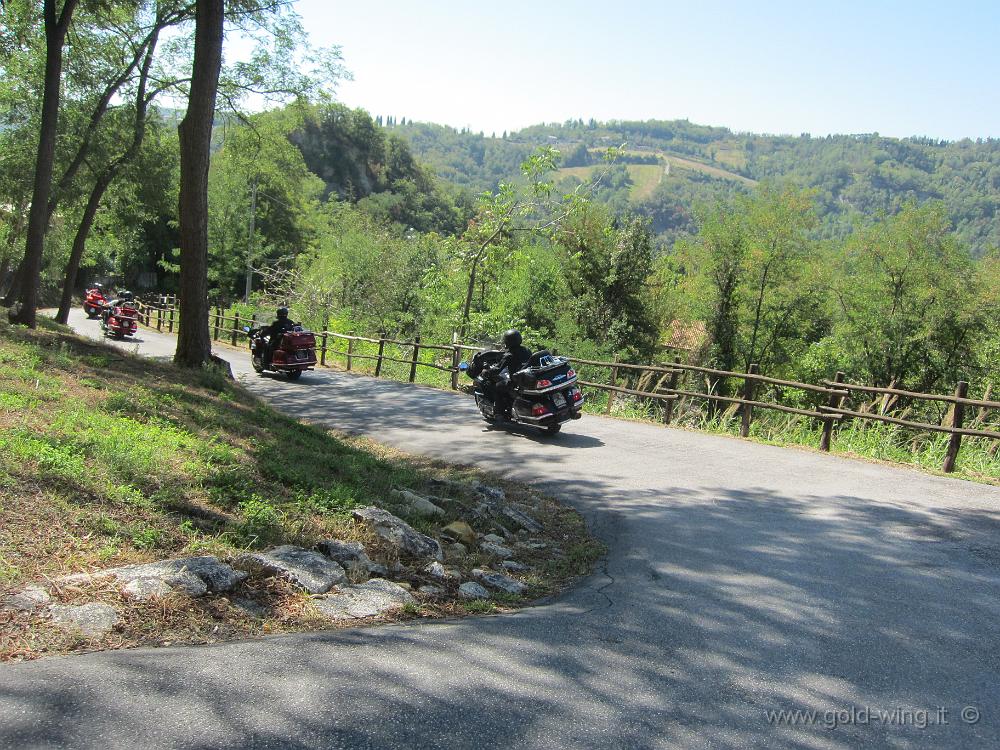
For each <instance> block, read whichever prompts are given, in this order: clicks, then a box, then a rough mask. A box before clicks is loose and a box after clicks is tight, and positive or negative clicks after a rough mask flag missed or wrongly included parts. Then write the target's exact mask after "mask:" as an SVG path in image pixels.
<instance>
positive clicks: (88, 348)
mask: <svg viewBox="0 0 1000 750" xmlns="http://www.w3.org/2000/svg"><path fill="white" fill-rule="evenodd" d="M433 355H434V353H433V352H428V356H433ZM408 372H409V368H408V366H405V374H408ZM432 372H436V371H432ZM386 374H387V375H388V374H398V373H396V371H387V373H386ZM405 374H404V376H405ZM444 375H445V376H446V380H445V383H442V382H441V381H440V380H438V381H437V382H436V383H435V384H437V385H443V384H446V383H447V377H448V376H447V373H444ZM441 479H444V480H449V481H452V482H455V483H457V485H458V486H467V483H468V482H469V481H471V480H478V481H488V482H490V483H491V484H497V485H499V486H501V487H503V488H504V489H505V491H506V492H507V495H508V497H509V498H512V499H514V500H517V499H519V498H523V499H524V501H525V502H529V503H530V504H531V505H532V507H536V508H538V517H539V518H540V519H541V520H543V522H544V523H545V524H546V526H547V530H548V531H547V533H548V534H551V535H552V539H558V540H563V539H567V540H569V542H568V543H572V544H577V543H579V544H584V543H590V542H589V540H590V537H589V535H588V534H587V531H586V527H585V525H584V523H583V520H582V519H581V518H580V517H579V515H578V514H576V513H575V512H573V511H569V510H567V509H566V508H564V507H563V506H560V505H558V504H557V503H555V502H554V501H553V500H552V499H551V498H544V497H543V496H540V495H538V493H535V492H534V491H533V490H531V488H529V487H526V486H523V485H517V484H515V483H511V482H507V481H505V480H502V479H499V478H496V477H490V476H488V475H484V474H482V473H481V472H477V471H474V470H471V469H468V468H462V467H451V466H448V465H445V464H443V463H440V462H435V461H431V460H429V459H421V458H415V457H408V456H404V455H401V454H399V453H397V452H395V451H393V450H391V449H389V448H386V447H384V446H380V445H378V444H375V443H372V442H370V441H367V440H363V439H354V438H347V437H343V436H339V435H337V434H334V433H332V432H328V431H326V430H324V429H322V428H319V427H316V426H311V425H306V424H302V423H299V422H297V421H295V420H293V419H290V418H288V417H286V416H283V415H282V414H280V413H279V412H277V411H275V410H273V409H271V408H270V407H269V406H267V405H266V404H264V403H263V402H261V401H259V400H257V399H256V398H255V397H253V396H252V395H251V394H249V393H248V392H246V391H245V390H243V389H242V388H240V387H239V386H238V385H236V384H235V383H233V382H231V381H229V380H228V379H227V378H226V377H224V376H223V375H222V374H220V373H219V372H218V371H215V370H204V371H188V370H182V369H179V368H176V367H174V366H173V365H170V364H166V363H161V362H157V361H152V360H146V359H141V358H138V357H134V356H131V355H127V354H122V353H120V352H118V351H116V350H113V349H110V348H108V347H107V346H105V345H104V344H97V343H93V342H89V341H85V340H83V339H81V338H77V337H75V336H73V335H72V334H71V333H69V332H68V330H66V329H55V328H54V327H53V326H51V325H45V326H43V327H42V329H40V330H38V331H28V330H25V329H21V328H15V327H11V326H8V325H6V324H4V323H0V530H2V533H0V596H2V595H3V593H4V591H5V590H15V589H17V588H19V587H21V586H23V585H25V584H27V583H29V582H44V581H46V580H54V579H57V578H58V577H60V576H63V575H67V574H72V573H78V572H83V571H91V570H96V569H99V568H107V567H112V566H119V565H125V564H129V563H137V562H147V561H153V560H159V559H163V558H168V557H176V556H181V555H190V554H216V555H219V556H222V557H231V556H232V555H235V554H237V553H239V552H241V551H243V550H245V549H252V548H262V547H266V546H270V545H273V544H283V543H293V544H301V545H303V546H307V547H308V546H312V545H313V544H315V543H316V542H318V541H319V540H321V539H324V538H329V537H339V538H344V539H357V540H359V541H363V542H365V543H366V545H368V547H369V549H370V550H371V551H372V554H373V555H374V556H376V558H378V557H380V556H381V557H382V558H383V559H384V561H386V562H391V561H392V559H394V558H391V555H392V554H393V553H392V551H391V550H390V549H389V548H388V547H386V546H385V545H384V543H382V542H380V541H379V540H378V539H377V538H375V537H373V536H372V535H371V534H370V533H369V532H367V531H366V530H365V529H364V528H363V527H360V526H359V525H357V524H355V523H354V522H353V521H352V519H351V515H350V511H351V510H352V509H354V508H356V507H359V506H363V505H377V506H381V507H384V508H386V509H387V510H389V511H391V512H393V513H395V514H396V515H399V516H401V517H403V518H404V519H405V520H407V521H409V522H410V523H411V524H412V525H413V526H414V527H415V528H417V529H419V530H422V531H424V532H425V533H429V534H437V533H439V530H440V527H441V526H443V525H446V524H447V523H449V522H450V521H452V520H455V519H456V518H459V517H462V511H463V508H464V507H466V506H471V505H473V504H474V502H475V495H474V493H473V492H472V490H471V489H467V490H455V491H454V492H453V493H450V496H451V497H452V498H453V501H454V504H453V505H449V506H448V508H447V511H448V512H447V515H446V516H445V517H444V518H443V519H435V520H431V519H428V518H425V517H423V516H419V515H413V514H412V513H411V512H410V511H409V510H408V509H407V508H405V507H402V506H400V505H399V502H400V501H399V500H398V499H396V498H395V497H394V496H393V495H392V493H391V490H392V489H394V488H409V489H412V490H414V491H416V492H418V493H422V494H438V493H439V492H440V487H439V486H438V485H435V484H434V483H433V482H434V481H435V480H441ZM463 483H465V484H464V485H463ZM463 492H464V494H463ZM588 549H590V550H591V552H592V555H591V557H590V562H591V563H592V562H593V560H594V559H596V558H597V557H598V556H599V555H600V552H601V549H600V547H599V546H597V545H596V543H593V546H590V547H588ZM527 557H528V556H526V559H525V562H526V563H528V564H531V565H532V566H533V567H535V568H536V569H541V568H542V567H543V565H542V564H543V562H544V560H543V559H541V558H538V559H535V560H531V559H527ZM468 561H469V564H470V565H471V564H473V563H474V562H475V556H469V558H468ZM585 572H586V571H580V570H579V567H577V568H574V569H573V571H572V572H571V571H569V570H568V569H566V570H565V571H564V570H562V569H560V570H559V571H556V573H557V574H553V575H546V576H544V577H542V578H538V579H533V580H532V581H530V582H529V585H531V587H532V588H531V596H541V595H545V594H549V593H552V592H553V591H555V590H557V589H558V588H559V586H561V585H562V583H563V582H564V581H565V580H567V579H568V578H570V577H573V576H575V575H580V574H582V573H585ZM418 583H419V581H418ZM248 585H253V586H258V588H259V587H260V586H263V588H259V590H257V591H256V593H257V595H259V597H263V598H264V599H267V598H268V597H270V598H271V599H278V600H281V601H282V602H283V603H284V604H283V606H284V607H285V608H286V610H287V607H291V608H292V611H291V614H290V615H288V616H285V615H282V617H281V618H276V619H274V620H271V621H269V625H268V627H272V628H276V629H278V630H283V629H284V630H287V629H302V628H307V629H308V628H313V627H329V624H328V623H326V622H325V621H321V620H319V619H318V618H317V617H316V616H315V615H314V614H313V615H310V614H309V613H310V611H311V610H310V609H309V605H308V599H307V598H303V597H302V596H301V595H300V594H299V593H298V592H295V591H292V590H289V589H287V587H286V588H285V589H280V587H279V588H278V589H274V588H273V587H274V586H276V585H277V584H273V585H272V584H261V583H260V582H259V581H251V584H248ZM268 586H271V587H272V588H271V589H268ZM62 593H63V594H65V595H67V596H70V597H71V598H70V599H67V600H65V601H73V599H72V596H77V594H75V593H72V592H70V593H67V592H65V591H63V592H62ZM98 593H99V594H100V595H101V596H104V597H105V600H107V599H106V597H108V596H111V594H109V593H108V592H107V591H103V592H98ZM115 596H119V595H117V594H115ZM112 603H114V604H115V605H116V606H122V605H123V603H122V602H121V601H119V599H114V601H113V602H112ZM129 606H131V605H128V606H126V611H127V612H131V613H132V614H135V611H137V610H135V611H133V610H132V609H128V607H129ZM136 606H138V605H136ZM194 606H195V605H190V606H189V607H188V609H186V610H185V609H184V607H183V606H181V605H180V604H177V603H174V604H172V605H171V608H166V609H162V610H155V611H153V610H150V611H145V610H144V612H145V613H144V614H143V616H142V617H139V616H135V617H133V616H132V615H129V616H128V617H126V620H127V621H128V623H129V624H128V625H126V626H123V627H125V630H122V631H116V635H115V636H114V638H119V637H120V641H121V642H119V643H118V645H119V646H120V645H122V643H146V642H151V641H150V639H153V641H155V638H156V637H158V633H159V632H160V631H157V632H154V630H155V628H154V624H153V623H159V625H157V626H156V627H160V626H162V628H163V629H166V630H168V631H169V630H170V629H171V628H173V629H174V630H178V629H179V631H183V633H187V635H184V634H183V633H180V634H178V633H177V632H175V633H174V635H173V636H172V638H173V639H174V642H177V641H178V639H179V640H184V639H187V640H188V641H191V640H192V639H195V640H197V639H198V638H201V637H203V636H204V632H205V628H208V632H214V631H212V627H214V626H215V625H216V624H218V622H219V619H218V617H221V618H222V621H224V622H225V623H226V624H227V627H229V626H230V625H233V618H237V619H238V618H239V617H242V615H239V613H237V612H233V611H229V610H226V611H225V612H223V613H222V614H219V613H218V612H216V613H215V614H212V612H211V611H209V610H210V609H211V607H209V609H204V607H203V608H202V609H200V610H198V612H199V613H200V614H198V615H197V617H195V616H194V615H192V614H191V613H192V612H193V611H194V610H192V609H191V607H194ZM197 606H198V607H202V605H197ZM205 606H206V607H207V606H208V605H205ZM227 606H228V605H227ZM435 606H437V605H435ZM454 607H458V609H457V610H455V609H454ZM168 609H169V611H168ZM196 609H197V607H196ZM424 609H426V607H424ZM432 609H433V608H432ZM433 611H435V612H439V613H440V614H454V613H456V611H457V612H458V613H461V612H462V611H464V610H462V609H461V605H460V604H457V603H455V604H454V606H453V607H452V609H440V610H433ZM421 612H422V613H423V615H426V614H427V613H426V612H425V611H424V610H421ZM286 614H287V612H286ZM406 614H414V613H406ZM168 615H169V616H168ZM189 615H190V616H191V617H194V619H193V620H185V619H184V618H185V617H188V616H189ZM216 615H218V617H216ZM164 618H166V619H164ZM213 618H214V619H213ZM17 624H18V627H20V628H21V629H20V631H18V632H20V635H19V636H16V637H10V638H9V637H7V635H8V634H6V633H5V632H4V629H3V628H0V660H3V659H4V658H31V657H32V656H35V655H38V654H39V653H41V652H53V651H56V652H58V651H62V652H65V651H71V650H75V649H77V648H78V647H80V644H78V643H76V642H73V643H71V642H70V641H67V640H65V639H63V640H59V639H58V638H55V640H53V639H52V638H53V637H54V636H51V632H50V631H51V628H49V629H48V630H47V628H48V626H47V625H46V624H45V622H44V621H39V622H34V621H30V620H25V621H23V622H21V621H18V623H17ZM260 627H262V626H260V624H259V623H258V625H254V626H252V627H251V625H248V624H246V623H243V624H239V625H233V627H232V628H231V630H232V632H233V633H256V632H265V631H261V630H260ZM254 628H256V629H254ZM46 633H48V635H46ZM46 638H49V640H45V639H46ZM114 638H112V640H114ZM91 645H93V644H91ZM105 645H109V646H110V645H113V644H111V643H110V641H109V643H108V644H105Z"/></svg>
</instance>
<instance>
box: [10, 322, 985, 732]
mask: <svg viewBox="0 0 1000 750" xmlns="http://www.w3.org/2000/svg"><path fill="white" fill-rule="evenodd" d="M71 322H72V323H73V324H74V325H75V326H76V327H77V328H78V329H79V330H80V331H81V332H83V333H86V334H88V335H93V336H95V337H96V336H98V327H97V324H96V323H95V322H90V321H85V320H83V316H82V315H76V316H75V317H74V318H73V319H72V320H71ZM138 338H139V339H140V341H139V342H138V343H137V344H136V343H125V344H116V345H118V346H124V347H125V348H127V349H129V348H137V349H138V351H139V352H142V353H145V354H148V355H150V356H169V355H170V354H171V353H172V352H173V347H174V340H173V339H172V338H171V337H168V336H165V335H157V334H155V333H152V332H150V331H146V330H142V331H140V334H139V337H138ZM219 353H220V354H221V355H222V356H224V357H225V358H226V359H228V360H229V361H230V362H231V363H232V364H233V368H234V371H235V372H236V374H237V376H238V377H239V378H240V379H241V380H242V381H243V382H244V383H246V385H247V386H248V387H249V388H250V389H251V390H253V391H254V392H256V393H259V394H260V395H261V396H263V397H264V398H266V399H268V400H269V401H271V402H272V403H273V404H274V405H276V406H277V407H278V408H280V409H283V410H284V411H287V412H288V413H290V414H293V415H296V416H299V417H303V418H306V419H309V420H313V421H316V422H322V423H323V424H328V425H330V426H332V427H336V428H339V429H342V430H345V431H349V432H354V433H363V434H366V435H370V436H371V437H373V438H375V439H377V440H380V441H383V442H385V443H388V444H391V445H394V446H397V447H399V448H402V449H404V450H407V451H412V452H419V453H424V454H429V455H433V456H437V457H440V458H444V459H447V460H450V461H458V462H467V463H474V464H477V465H479V466H483V467H486V468H488V469H493V470H500V471H502V472H504V473H505V474H507V475H509V476H511V477H513V478H517V479H520V480H524V481H527V482H531V483H535V484H538V485H542V486H544V487H545V489H547V490H550V491H554V492H555V493H557V494H558V495H559V496H561V497H562V498H564V499H565V500H566V501H567V502H570V503H572V504H573V505H574V506H575V507H576V508H578V509H579V510H580V511H581V512H582V513H583V514H584V515H585V516H586V518H587V520H588V522H589V523H590V525H591V528H592V529H593V531H594V533H595V534H596V535H597V536H598V537H600V538H601V539H602V540H603V541H604V542H605V543H606V544H607V545H608V549H609V552H608V556H607V558H606V560H604V561H602V563H601V564H600V565H599V569H598V570H597V571H596V572H595V573H594V574H593V575H592V576H591V577H590V578H588V579H587V580H585V581H583V582H582V583H580V584H579V585H577V586H576V587H575V588H573V589H572V590H570V591H568V592H567V593H566V594H565V595H563V596H562V597H560V598H558V599H557V600H556V601H554V602H552V603H548V604H544V605H542V606H538V607H533V608H528V609H526V610H523V611H521V612H519V613H517V614H514V615H503V616H495V617H480V618H469V619H464V620H461V621H444V622H430V623H426V624H415V625H414V624H406V625H400V626H389V627H379V628H369V629H352V630H342V631H336V632H329V633H319V634H306V635H291V636H280V637H272V638H267V639H262V640H256V641H249V642H243V643H230V644H225V645H215V646H204V647H183V648H158V649H139V650H133V651H124V652H109V653H97V654H90V655H86V656H74V657H68V658H50V659H44V660H41V661H37V662H31V663H25V664H9V665H6V666H0V745H3V746H5V747H12V748H29V747H74V748H77V747H100V748H126V747H129V748H130V747H170V748H209V747H211V748H246V747H294V748H313V747H331V748H339V747H350V748H354V747H359V748H369V747H370V748H397V747H398V748H437V747H440V748H449V749H451V748H487V747H516V748H560V749H562V748H577V747H581V748H591V747H592V748H654V747H732V748H744V747H792V748H839V747H903V748H906V747H1000V673H998V670H1000V650H998V623H1000V575H998V573H1000V489H998V488H995V487H986V486H982V485H977V484H972V483H969V482H964V481H959V480H953V479H943V478H939V477H932V476H927V475H923V474H920V473H918V472H915V471H910V470H907V469H898V468H890V467H885V466H879V465H874V464H869V463H865V462H862V461H855V460H849V459H845V458H840V457H837V456H830V455H823V454H819V453H813V452H808V451H802V450H794V449H782V448H776V447H770V446H765V445H758V444H755V443H751V442H745V441H740V440H734V439H728V438H725V437H720V436H713V435H708V434H701V433H696V432H687V431H683V430H677V429H665V428H662V427H658V426H655V425H646V424H636V423H629V422H623V421H617V420H613V419H604V418H600V417H593V416H585V417H584V418H583V419H582V420H580V421H578V422H574V423H571V424H569V425H567V426H566V427H565V428H564V432H563V433H562V434H561V435H559V436H558V437H556V438H555V439H551V438H540V437H536V436H535V435H533V434H531V433H529V432H520V431H518V432H508V431H503V430H489V429H486V428H485V425H484V423H482V422H481V421H480V420H479V419H478V417H477V412H476V409H475V406H474V405H473V404H472V402H471V400H470V399H469V398H468V397H465V396H462V395H458V394H453V393H448V392H442V391H435V390H431V389H428V388H420V387H413V386H408V385H405V384H399V383H394V382H388V381H378V380H374V379H372V378H368V377H363V376H356V375H348V374H344V373H336V372H332V371H322V372H317V373H306V374H305V375H303V377H302V378H301V380H299V381H298V382H296V383H289V382H288V381H287V380H284V379H281V378H271V377H259V376H257V375H255V374H254V373H253V372H252V370H251V369H250V367H249V362H248V358H247V356H246V355H245V354H244V353H243V352H236V351H234V350H232V349H226V348H223V349H221V350H220V351H219ZM782 710H787V711H796V710H799V711H802V712H803V713H800V714H798V715H797V716H795V715H791V716H789V715H786V716H785V717H784V718H783V719H781V718H776V717H775V715H774V714H773V713H770V712H776V711H782ZM810 711H813V712H816V713H815V714H814V715H810V714H808V713H805V712H810Z"/></svg>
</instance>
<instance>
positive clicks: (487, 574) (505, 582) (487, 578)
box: [472, 568, 528, 596]
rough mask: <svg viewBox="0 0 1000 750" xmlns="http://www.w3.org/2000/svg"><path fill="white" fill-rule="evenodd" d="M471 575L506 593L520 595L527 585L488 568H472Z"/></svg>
mask: <svg viewBox="0 0 1000 750" xmlns="http://www.w3.org/2000/svg"><path fill="white" fill-rule="evenodd" d="M472 575H473V577H475V578H477V579H478V580H480V581H482V582H483V583H485V584H486V585H487V586H490V587H492V588H495V589H499V590H500V591H505V592H507V593H508V594H516V595H517V596H520V595H521V594H523V593H524V592H525V591H527V590H528V587H527V586H525V585H524V584H523V583H521V582H520V581H518V580H516V579H514V578H511V577H510V576H505V575H504V574H503V573H494V572H492V571H489V570H483V569H482V568H474V569H473V570H472Z"/></svg>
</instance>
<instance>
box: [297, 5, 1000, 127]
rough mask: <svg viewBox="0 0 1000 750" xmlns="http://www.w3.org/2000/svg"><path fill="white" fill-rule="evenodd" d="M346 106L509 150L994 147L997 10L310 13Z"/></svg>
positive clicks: (314, 9)
mask: <svg viewBox="0 0 1000 750" xmlns="http://www.w3.org/2000/svg"><path fill="white" fill-rule="evenodd" d="M296 8H297V10H298V12H299V14H300V15H301V16H302V17H303V19H304V21H305V25H306V28H307V29H308V30H309V32H310V38H311V41H312V43H313V44H315V45H329V44H339V45H341V46H342V48H343V54H344V59H345V63H346V65H347V67H348V68H349V69H350V70H351V71H352V73H353V74H354V80H353V81H351V82H346V83H343V84H342V85H341V86H340V88H339V91H338V98H339V99H340V100H341V101H343V102H344V103H346V104H348V105H351V106H356V107H363V108H365V109H367V110H368V111H369V112H371V113H372V114H373V115H378V114H382V115H390V114H391V115H395V116H396V117H406V118H407V119H415V120H424V121H431V122H439V123H443V124H448V125H453V126H455V127H459V128H461V127H466V126H467V127H470V128H472V129H473V130H477V131H478V130H483V131H485V132H486V134H487V135H489V134H490V133H492V132H496V133H497V134H498V135H499V134H500V133H501V132H502V131H504V130H516V129H518V128H521V127H524V126H526V125H531V124H534V123H538V122H561V121H563V120H566V119H571V118H572V119H575V118H578V117H580V118H584V119H587V118H590V117H595V118H597V119H599V120H607V119H650V118H656V119H676V118H687V119H689V120H691V121H692V122H697V123H702V124H707V125H723V126H727V127H730V128H732V129H734V130H738V131H752V132H764V133H793V134H798V133H803V132H808V133H812V134H813V135H825V134H827V133H870V132H879V133H881V134H883V135H891V136H910V135H926V136H930V137H934V138H946V139H958V138H963V137H972V138H976V137H987V136H993V137H997V136H1000V51H998V46H1000V45H998V38H1000V2H954V3H947V2H940V1H939V2H936V3H930V2H923V1H922V0H920V1H916V2H877V0H874V1H872V2H863V3H862V2H853V1H851V2H830V3H822V4H821V3H812V2H796V3H792V2H766V1H765V2H761V1H760V0H758V2H753V3H751V2H742V3H737V2H705V1H704V0H703V1H702V2H698V0H688V1H687V2H683V3H679V2H629V1H628V0H621V1H620V2H617V3H613V2H603V3H597V2H567V1H558V2H546V1H545V0H536V2H523V1H522V0H507V1H506V2H497V3H492V4H486V3H480V2H475V1H474V0H467V1H466V2H454V1H452V0H425V1H424V2H417V1H415V0H411V1H410V2H402V1H401V0H368V1H367V2H357V0H351V1H350V2H347V1H345V0H298V2H297V3H296Z"/></svg>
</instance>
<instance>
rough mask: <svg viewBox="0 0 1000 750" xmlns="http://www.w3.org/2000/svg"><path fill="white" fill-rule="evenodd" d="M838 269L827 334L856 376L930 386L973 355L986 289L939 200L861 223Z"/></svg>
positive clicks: (884, 382) (959, 369) (957, 370)
mask: <svg viewBox="0 0 1000 750" xmlns="http://www.w3.org/2000/svg"><path fill="white" fill-rule="evenodd" d="M986 268H987V266H985V265H984V270H985V269H986ZM837 270H838V272H837V274H836V282H835V286H834V293H835V298H836V300H837V308H838V311H839V319H838V321H837V323H836V325H835V328H834V332H833V337H834V341H835V342H836V343H837V346H838V348H839V349H840V350H841V351H842V352H843V353H844V356H845V357H846V365H847V366H848V367H850V368H851V369H852V370H853V371H854V372H855V373H857V374H858V375H860V376H862V377H864V378H866V379H867V380H868V381H869V382H871V383H873V384H875V385H888V384H889V383H893V382H895V383H898V384H900V385H907V386H911V387H912V388H914V389H915V390H921V391H929V390H933V389H934V388H936V387H938V386H939V385H940V384H941V383H942V381H944V380H945V378H954V377H956V376H958V375H959V374H960V373H962V371H963V370H964V369H965V368H966V367H967V366H968V363H971V362H973V361H974V360H975V356H974V353H973V349H974V345H975V343H976V336H977V333H978V332H980V331H981V330H983V323H984V315H985V314H986V313H987V312H988V305H989V300H990V296H989V295H987V294H986V293H985V291H988V290H985V291H984V292H983V293H979V292H978V290H977V284H976V274H975V272H976V268H975V265H974V263H973V261H972V258H971V257H970V256H969V254H968V253H967V252H966V251H965V250H964V249H963V248H962V247H961V246H960V245H959V244H958V242H957V241H956V238H955V235H954V234H953V232H952V231H951V225H950V222H949V221H948V217H947V214H946V211H945V207H944V206H943V205H942V204H940V203H929V204H925V205H923V206H917V205H916V204H915V203H909V204H907V205H906V206H904V207H903V209H902V211H900V213H899V214H897V215H895V216H891V217H886V218H883V219H882V220H881V221H878V222H876V223H874V224H871V225H869V226H866V227H862V228H860V229H859V230H858V231H856V232H855V234H854V235H853V236H852V237H851V239H850V240H849V241H848V242H847V244H846V245H845V247H844V252H843V255H842V256H841V259H840V263H839V268H838V269H837ZM983 278H984V279H985V278H987V277H986V276H985V275H984V276H983Z"/></svg>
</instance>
